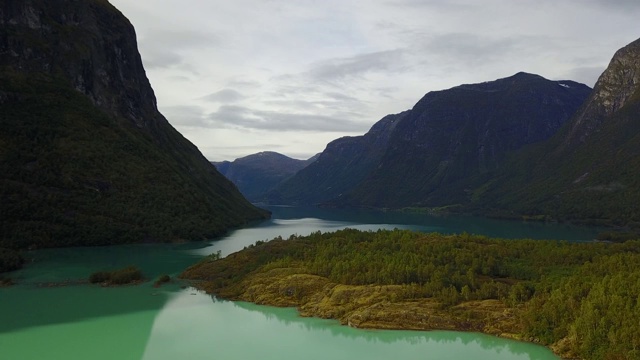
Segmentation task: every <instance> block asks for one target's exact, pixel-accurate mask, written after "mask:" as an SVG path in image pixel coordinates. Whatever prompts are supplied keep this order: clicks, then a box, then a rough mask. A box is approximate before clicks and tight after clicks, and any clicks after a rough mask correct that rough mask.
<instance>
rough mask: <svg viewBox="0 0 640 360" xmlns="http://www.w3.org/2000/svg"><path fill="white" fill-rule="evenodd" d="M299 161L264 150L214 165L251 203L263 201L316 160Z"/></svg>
mask: <svg viewBox="0 0 640 360" xmlns="http://www.w3.org/2000/svg"><path fill="white" fill-rule="evenodd" d="M317 157H318V155H315V156H313V157H311V158H309V159H307V160H298V159H293V158H290V157H288V156H286V155H283V154H280V153H277V152H273V151H262V152H259V153H256V154H251V155H248V156H245V157H241V158H238V159H235V160H234V161H221V162H211V163H212V164H213V165H214V166H215V167H216V168H217V169H218V171H220V173H221V174H222V175H224V176H225V177H226V178H227V179H229V180H231V182H233V183H234V184H235V185H236V186H237V187H238V189H239V190H240V192H241V193H242V194H243V195H244V196H245V197H246V198H247V199H249V200H250V201H253V202H260V201H263V200H264V198H265V194H267V192H268V191H270V190H272V189H273V188H274V187H276V186H277V185H278V184H280V183H281V182H283V181H284V180H286V179H288V178H290V177H291V176H293V175H295V174H296V173H297V172H298V171H299V170H301V169H303V168H304V167H306V166H307V165H309V164H310V163H312V162H314V161H315V160H316V159H317Z"/></svg>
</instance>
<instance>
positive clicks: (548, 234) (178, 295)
mask: <svg viewBox="0 0 640 360" xmlns="http://www.w3.org/2000/svg"><path fill="white" fill-rule="evenodd" d="M296 211H298V212H297V214H298V217H297V218H296ZM314 211H315V210H313V209H312V210H304V209H302V210H301V209H290V208H275V209H274V218H273V219H271V220H268V221H265V222H263V223H260V224H255V225H254V226H252V227H249V228H245V229H240V230H236V231H233V232H230V233H229V234H228V235H227V236H226V237H224V238H222V239H220V240H218V241H215V242H200V243H190V244H182V245H127V246H113V247H101V248H69V249H50V250H40V251H35V252H30V253H29V254H28V257H29V258H30V259H31V262H30V263H29V264H28V266H27V267H26V268H25V269H23V270H21V271H18V272H15V273H12V274H10V275H11V277H12V278H13V279H15V280H16V281H17V282H18V285H16V286H13V287H10V288H1V289H0V359H3V360H4V359H11V360H13V359H15V360H23V359H24V360H27V359H38V360H39V359H65V360H67V359H153V360H155V359H159V360H162V359H223V360H224V359H228V360H235V359H239V360H240V359H242V360H246V359H264V360H269V359H284V360H287V359H354V358H355V359H389V358H393V359H397V360H402V359H557V358H556V357H555V356H554V355H553V354H552V353H551V352H550V351H548V350H547V349H545V348H543V347H539V346H535V345H532V344H527V343H521V342H515V341H509V340H505V339H499V338H495V337H491V336H485V335H482V334H473V333H458V332H439V331H434V332H406V331H381V330H380V331H372V330H358V329H352V328H349V327H345V326H340V325H339V324H338V323H337V322H335V321H330V320H321V319H313V318H300V317H298V316H297V313H296V311H295V310H294V309H278V308H271V307H265V306H257V305H253V304H247V303H241V302H228V301H217V300H216V299H214V298H212V297H211V296H208V295H206V294H202V293H199V292H197V291H195V290H193V289H191V288H182V287H183V286H184V284H181V283H179V282H176V281H174V282H172V283H170V284H169V285H166V286H163V287H161V288H154V287H153V286H152V281H150V282H146V283H143V284H141V285H138V286H125V287H118V288H102V287H100V286H93V285H88V284H86V283H85V282H84V279H86V278H87V277H88V275H89V274H90V273H91V272H93V271H96V270H101V269H109V268H115V267H121V266H125V265H129V264H135V265H137V266H139V267H140V268H141V269H142V271H143V273H144V274H145V276H146V277H147V278H148V279H150V280H153V279H155V278H157V277H158V276H159V275H161V274H170V275H172V276H173V275H176V274H178V273H179V272H180V271H181V270H183V269H184V268H186V267H187V266H188V265H190V264H192V263H194V262H196V261H197V260H198V259H199V258H200V257H202V256H204V255H207V254H209V253H211V252H214V251H218V250H219V251H221V252H222V253H223V254H225V255H226V254H228V253H231V252H234V251H238V250H240V249H242V248H243V247H244V246H247V245H250V244H253V243H254V242H255V241H257V240H266V239H271V238H273V237H275V236H278V235H280V236H283V237H288V236H289V235H290V234H298V235H305V234H308V233H310V232H313V231H317V230H322V231H331V230H336V229H339V228H343V227H355V228H360V229H371V230H375V229H378V228H381V227H382V228H395V227H398V228H409V229H416V230H421V231H441V232H461V231H468V232H472V233H481V234H485V235H489V236H502V237H515V236H513V235H508V234H519V235H520V236H517V237H530V238H560V239H567V240H572V241H581V240H590V239H592V238H593V237H594V236H595V234H596V233H597V229H588V228H579V227H571V226H565V225H545V224H538V223H518V222H500V221H494V220H491V221H490V220H486V219H478V218H460V217H448V218H430V217H420V216H414V215H411V216H407V217H399V216H398V215H397V214H392V215H390V214H388V213H377V212H357V213H355V212H352V213H347V212H341V211H328V210H321V211H316V212H314Z"/></svg>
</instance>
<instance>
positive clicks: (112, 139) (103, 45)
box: [0, 0, 268, 248]
mask: <svg viewBox="0 0 640 360" xmlns="http://www.w3.org/2000/svg"><path fill="white" fill-rule="evenodd" d="M0 27H1V28H2V31H1V32H0V126H1V127H2V132H0V219H1V236H2V237H1V238H0V247H12V248H25V247H52V246H72V245H73V246H75V245H108V244H116V243H128V242H141V241H183V240H197V239H205V238H211V237H214V236H217V235H220V234H222V233H224V232H225V231H227V230H228V229H229V228H230V227H234V226H238V225H241V224H244V223H246V222H248V221H251V220H254V219H259V218H264V217H266V216H268V214H267V213H266V212H265V211H263V210H260V209H258V208H255V207H254V206H252V205H251V204H250V203H249V202H248V201H246V199H244V198H243V197H242V195H241V194H240V193H239V192H238V191H237V189H236V187H235V186H234V185H233V184H232V183H231V182H229V181H228V180H227V179H225V178H224V177H223V176H222V175H221V174H219V173H218V172H217V171H216V170H215V168H213V167H212V166H211V164H210V163H209V162H208V161H207V160H206V159H205V158H204V157H203V156H202V154H201V153H200V152H199V151H198V149H197V148H196V147H195V146H194V145H193V144H191V143H190V142H189V141H187V140H186V139H185V138H184V137H183V136H182V135H180V133H178V132H177V131H176V130H175V129H174V128H173V127H172V126H171V125H170V124H169V123H168V121H167V120H166V119H165V118H164V117H163V116H162V115H161V114H160V113H159V112H158V109H157V106H156V99H155V95H154V93H153V90H152V89H151V86H150V84H149V80H148V79H147V77H146V75H145V70H144V68H143V66H142V61H141V58H140V54H139V53H138V50H137V43H136V35H135V31H134V28H133V26H132V25H131V24H130V23H129V21H128V20H127V19H126V18H125V17H124V16H123V15H122V14H121V13H120V12H119V11H118V10H117V9H116V8H114V7H113V6H112V5H111V4H109V2H108V1H106V0H82V1H78V0H4V1H2V2H0Z"/></svg>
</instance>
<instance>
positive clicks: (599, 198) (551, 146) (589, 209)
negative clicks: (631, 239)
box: [476, 40, 640, 226]
mask: <svg viewBox="0 0 640 360" xmlns="http://www.w3.org/2000/svg"><path fill="white" fill-rule="evenodd" d="M639 120H640V40H636V41H634V42H633V43H631V44H629V45H628V46H626V47H624V48H622V49H620V50H619V51H618V52H616V54H615V55H614V57H613V59H612V60H611V62H610V64H609V66H608V67H607V69H606V70H605V71H604V73H603V74H602V75H601V76H600V78H599V80H598V82H597V83H596V85H595V87H594V90H593V92H592V93H591V95H590V96H589V98H588V99H587V100H586V101H585V104H584V106H582V108H581V109H580V110H579V111H578V112H577V113H576V115H575V116H574V117H573V118H572V119H571V121H570V122H569V123H568V124H567V126H565V127H564V128H563V129H562V130H561V131H559V133H558V134H557V135H556V136H554V137H553V138H552V139H550V140H549V141H548V142H546V143H542V144H539V145H536V146H532V147H530V148H527V149H525V150H524V151H522V152H521V153H519V154H518V156H515V157H514V158H513V159H511V160H510V161H509V163H508V165H507V166H505V167H504V168H503V169H501V171H500V172H498V176H496V178H495V179H492V180H491V181H489V182H487V183H486V184H485V185H484V186H483V187H481V188H479V189H478V190H477V191H476V197H477V200H478V201H477V202H476V205H477V209H476V210H477V211H482V212H492V211H495V212H496V213H497V214H501V215H507V216H509V215H510V214H525V215H532V216H538V217H545V216H550V217H552V218H555V219H560V220H572V221H588V222H592V223H602V224H608V225H631V226H637V224H638V223H640V180H638V177H637V173H638V169H640V156H639V155H640V121H639Z"/></svg>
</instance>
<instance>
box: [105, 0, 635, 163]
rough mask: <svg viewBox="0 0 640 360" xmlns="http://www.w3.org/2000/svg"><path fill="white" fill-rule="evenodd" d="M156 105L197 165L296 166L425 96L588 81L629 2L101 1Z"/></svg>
mask: <svg viewBox="0 0 640 360" xmlns="http://www.w3.org/2000/svg"><path fill="white" fill-rule="evenodd" d="M110 2H111V3H112V4H113V5H115V6H116V7H117V8H118V9H120V11H122V12H123V13H124V15H125V16H127V17H128V18H129V20H130V21H131V22H132V23H133V25H134V26H135V28H136V32H137V36H138V45H139V48H140V53H141V55H142V60H143V63H144V65H145V68H146V71H147V76H148V77H149V79H150V81H151V84H152V86H153V88H154V90H155V93H156V96H157V98H158V106H159V108H160V111H161V112H162V113H163V114H164V115H165V116H166V117H167V118H168V119H169V122H170V123H171V124H172V125H173V126H174V127H176V128H177V129H178V131H180V132H181V133H182V134H183V135H184V136H185V137H187V138H188V139H189V140H191V141H192V142H193V143H194V144H196V145H197V146H198V148H199V149H200V151H202V152H203V153H204V154H205V156H206V157H207V158H208V159H210V160H215V161H219V160H233V159H235V158H238V157H242V156H245V155H249V154H252V153H256V152H259V151H265V150H269V151H277V152H280V153H283V154H285V155H288V156H291V157H294V158H308V157H310V156H312V155H313V154H315V153H318V152H320V151H322V150H323V149H324V148H325V146H326V144H327V143H328V142H330V141H331V140H334V139H336V138H339V137H342V136H352V135H361V134H363V133H365V132H366V131H367V130H368V129H369V128H370V127H371V125H373V123H375V122H376V121H378V120H379V119H381V118H382V117H383V116H385V115H386V114H389V113H397V112H400V111H403V110H406V109H409V108H411V107H412V106H413V105H414V104H415V103H416V102H417V101H418V100H419V99H420V98H421V97H422V96H423V95H424V94H425V93H427V92H429V91H432V90H441V89H446V88H450V87H453V86H456V85H459V84H463V83H476V82H482V81H489V80H495V79H497V78H502V77H507V76H510V75H513V74H515V73H516V72H519V71H526V72H531V73H536V74H539V75H542V76H544V77H546V78H548V79H554V80H564V79H570V80H576V81H579V82H583V83H585V84H587V85H589V86H593V84H594V83H595V81H596V79H597V77H598V76H599V75H600V73H601V72H602V71H603V70H604V68H605V67H606V66H607V64H608V62H609V60H610V59H611V57H612V56H613V54H614V52H615V51H616V50H617V49H619V48H620V47H622V46H624V45H626V44H628V43H630V42H631V41H633V40H635V39H637V38H639V37H640V26H639V25H638V24H639V22H638V19H640V1H638V0H517V1H515V0H482V1H478V0H369V1H364V0H233V1H229V0H188V1H185V0H110Z"/></svg>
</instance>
